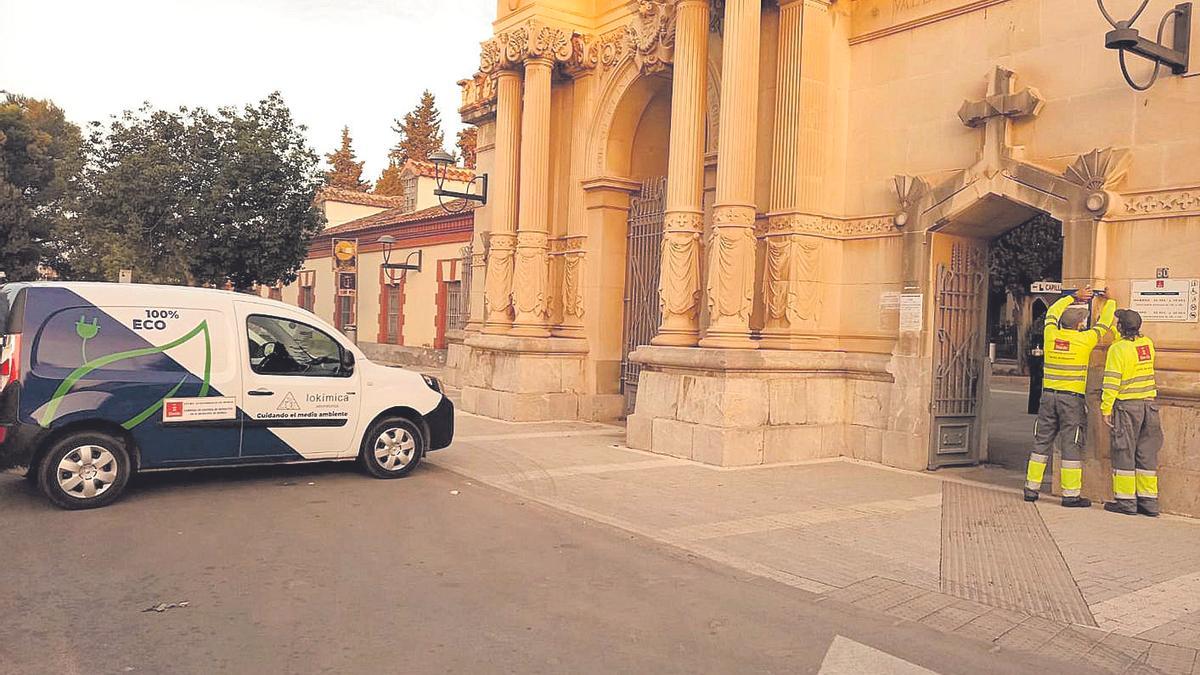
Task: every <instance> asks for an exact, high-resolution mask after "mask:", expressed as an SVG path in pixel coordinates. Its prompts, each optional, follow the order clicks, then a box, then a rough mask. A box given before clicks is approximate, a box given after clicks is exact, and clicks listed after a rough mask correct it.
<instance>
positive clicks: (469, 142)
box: [455, 127, 479, 169]
mask: <svg viewBox="0 0 1200 675" xmlns="http://www.w3.org/2000/svg"><path fill="white" fill-rule="evenodd" d="M478 132H479V129H478V128H477V127H467V128H465V129H463V130H462V131H460V132H458V140H457V142H456V143H455V145H457V146H458V152H459V155H461V157H462V165H463V166H464V167H466V168H468V169H474V168H475V142H476V140H477V138H478Z"/></svg>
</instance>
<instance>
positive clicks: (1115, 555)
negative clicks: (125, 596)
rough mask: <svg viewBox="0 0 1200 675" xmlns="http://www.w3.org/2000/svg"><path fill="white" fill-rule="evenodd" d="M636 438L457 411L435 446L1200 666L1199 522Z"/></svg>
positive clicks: (751, 545) (929, 477)
mask: <svg viewBox="0 0 1200 675" xmlns="http://www.w3.org/2000/svg"><path fill="white" fill-rule="evenodd" d="M623 441H624V430H623V429H622V428H621V427H618V426H613V425H603V424H592V423H585V422H547V423H525V424H513V423H506V422H500V421H496V420H489V419H485V418H480V417H475V416H472V415H468V414H463V413H460V414H459V417H458V430H457V438H456V439H455V443H454V445H453V446H452V447H451V448H449V449H447V450H445V451H439V452H436V453H434V454H432V455H430V457H429V462H430V463H432V464H436V465H438V466H441V467H444V468H447V469H450V470H452V471H455V472H457V473H459V474H461V475H463V476H465V477H468V478H469V479H474V480H478V481H479V482H481V483H485V484H489V485H493V486H496V487H499V488H501V489H505V490H508V491H510V492H513V493H516V494H519V495H522V496H524V497H526V498H529V499H532V500H535V501H538V502H541V503H544V504H546V505H549V506H552V507H554V508H558V509H561V510H564V511H568V512H571V513H574V514H577V515H580V516H583V517H587V518H590V519H594V520H596V521H600V522H604V523H607V524H610V525H613V526H615V527H618V528H622V529H625V530H627V531H630V532H634V533H637V534H640V535H643V536H646V537H649V538H651V539H654V540H656V541H659V542H663V543H667V544H671V545H674V546H677V547H679V548H682V549H685V550H687V551H690V552H692V553H694V554H696V555H700V556H703V557H706V558H709V559H712V560H715V561H717V562H720V563H724V564H727V565H730V566H732V567H734V568H737V569H740V570H743V571H745V572H747V573H751V574H755V575H759V576H764V577H768V578H771V579H774V580H777V581H780V582H783V583H786V584H789V585H791V586H793V587H796V588H800V589H803V590H806V591H809V592H811V593H814V594H817V595H818V596H820V598H821V599H822V601H829V602H842V603H847V604H852V605H857V606H860V607H864V608H867V609H873V610H876V611H879V612H884V613H887V614H890V615H893V616H896V617H897V618H899V619H905V620H909V621H916V622H920V623H922V624H925V625H929V626H932V627H935V628H938V629H940V630H944V631H946V632H955V633H960V634H966V635H970V636H974V637H977V638H979V639H982V640H987V641H990V642H993V643H995V644H996V645H997V646H998V647H999V648H1011V649H1017V650H1020V651H1029V652H1046V653H1056V654H1059V655H1063V654H1067V655H1071V656H1073V657H1076V658H1078V659H1083V660H1084V661H1085V662H1087V663H1088V664H1090V665H1093V666H1095V667H1096V668H1097V669H1098V670H1104V671H1108V672H1166V673H1181V674H1187V673H1198V674H1200V663H1197V656H1196V654H1197V649H1198V648H1200V522H1197V521H1191V520H1187V519H1181V518H1173V517H1162V518H1160V519H1158V520H1151V519H1149V518H1141V517H1139V518H1130V517H1122V516H1116V515H1114V514H1109V513H1106V512H1104V511H1102V510H1100V509H1099V508H1093V509H1090V510H1081V509H1063V508H1061V507H1060V506H1059V504H1058V500H1057V499H1055V498H1045V499H1043V500H1042V501H1041V502H1039V503H1038V504H1036V505H1033V504H1026V503H1024V502H1023V501H1021V500H1020V498H1019V494H1020V493H1019V491H1018V490H1015V489H1007V488H1003V487H996V486H994V485H987V484H985V483H982V482H978V481H972V480H966V479H964V478H961V477H960V476H961V475H964V474H955V473H950V472H939V473H937V474H922V473H913V472H906V471H899V470H895V469H889V468H886V467H882V466H878V465H873V464H867V463H862V462H856V461H849V460H831V461H820V462H812V463H804V464H794V465H779V466H766V467H750V468H734V469H724V468H718V467H712V466H707V465H701V464H697V463H693V462H688V461H684V460H679V459H674V458H670V457H663V456H659V455H652V454H648V453H645V452H641V451H636V450H631V449H628V448H625V447H623V445H622V443H623ZM965 475H972V474H971V473H970V472H967V473H966V474H965Z"/></svg>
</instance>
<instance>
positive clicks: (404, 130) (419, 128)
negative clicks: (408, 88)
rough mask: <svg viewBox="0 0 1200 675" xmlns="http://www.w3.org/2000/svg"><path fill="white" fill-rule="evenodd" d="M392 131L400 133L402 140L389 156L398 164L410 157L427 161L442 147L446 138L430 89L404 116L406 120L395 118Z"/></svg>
mask: <svg viewBox="0 0 1200 675" xmlns="http://www.w3.org/2000/svg"><path fill="white" fill-rule="evenodd" d="M392 131H395V132H396V133H398V134H400V142H399V143H397V144H396V145H395V147H393V148H392V151H391V152H390V153H389V155H388V156H389V157H390V158H391V160H392V161H393V162H395V163H396V164H398V165H403V164H404V163H405V162H406V161H408V160H410V159H415V160H418V161H421V162H424V161H427V160H428V159H429V155H431V154H433V153H434V152H436V151H438V150H440V149H441V148H442V143H443V142H444V140H445V138H444V136H443V134H442V120H441V116H440V115H439V114H438V110H437V104H436V103H435V102H434V100H433V94H432V93H430V92H429V90H428V89H426V90H425V91H424V92H422V93H421V102H420V103H418V104H417V107H416V108H414V109H413V111H412V112H410V113H408V114H407V115H405V116H404V121H400V120H395V124H394V125H393V126H392Z"/></svg>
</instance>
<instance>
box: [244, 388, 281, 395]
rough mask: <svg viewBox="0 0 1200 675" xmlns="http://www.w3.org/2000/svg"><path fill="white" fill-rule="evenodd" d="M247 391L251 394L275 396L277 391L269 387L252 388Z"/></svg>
mask: <svg viewBox="0 0 1200 675" xmlns="http://www.w3.org/2000/svg"><path fill="white" fill-rule="evenodd" d="M246 393H247V394H249V395H251V396H274V395H275V392H273V391H270V390H268V389H251V390H250V391H248V392H246Z"/></svg>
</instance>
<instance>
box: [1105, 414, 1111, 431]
mask: <svg viewBox="0 0 1200 675" xmlns="http://www.w3.org/2000/svg"><path fill="white" fill-rule="evenodd" d="M1104 423H1105V424H1107V425H1108V428H1109V429H1112V428H1113V423H1112V415H1104Z"/></svg>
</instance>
